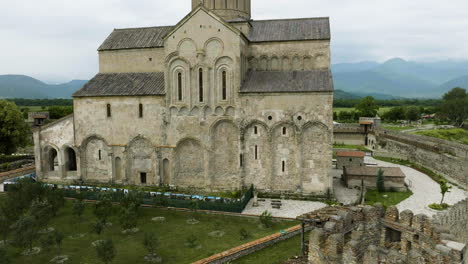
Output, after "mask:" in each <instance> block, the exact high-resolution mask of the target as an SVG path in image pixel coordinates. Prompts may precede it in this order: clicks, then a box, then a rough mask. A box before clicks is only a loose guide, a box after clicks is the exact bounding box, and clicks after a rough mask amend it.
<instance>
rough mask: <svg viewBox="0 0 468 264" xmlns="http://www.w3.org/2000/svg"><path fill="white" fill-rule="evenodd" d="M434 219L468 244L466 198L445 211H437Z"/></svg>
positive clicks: (467, 201) (467, 205)
mask: <svg viewBox="0 0 468 264" xmlns="http://www.w3.org/2000/svg"><path fill="white" fill-rule="evenodd" d="M434 219H435V221H436V222H437V223H439V224H440V225H442V226H444V227H445V228H446V229H447V230H448V231H450V234H452V235H453V236H454V237H456V238H457V239H458V240H459V241H461V242H463V243H467V244H468V199H465V200H463V201H460V202H459V203H457V204H455V205H453V206H452V207H450V209H448V210H447V211H445V212H441V213H438V214H437V215H436V216H435V217H434Z"/></svg>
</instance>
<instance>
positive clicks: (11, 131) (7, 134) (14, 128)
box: [0, 100, 29, 154]
mask: <svg viewBox="0 0 468 264" xmlns="http://www.w3.org/2000/svg"><path fill="white" fill-rule="evenodd" d="M28 132H29V126H28V125H27V124H26V122H25V121H24V119H23V115H22V114H21V111H20V110H19V109H18V107H17V106H16V105H15V104H14V103H12V102H9V101H7V100H0V142H1V144H0V153H4V154H11V153H14V152H15V151H16V149H17V148H19V147H24V146H26V144H28V141H29V140H28Z"/></svg>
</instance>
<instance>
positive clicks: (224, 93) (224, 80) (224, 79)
mask: <svg viewBox="0 0 468 264" xmlns="http://www.w3.org/2000/svg"><path fill="white" fill-rule="evenodd" d="M221 75H222V77H221V86H222V87H221V89H222V96H223V97H222V98H223V100H226V99H227V76H226V71H223V72H222V73H221Z"/></svg>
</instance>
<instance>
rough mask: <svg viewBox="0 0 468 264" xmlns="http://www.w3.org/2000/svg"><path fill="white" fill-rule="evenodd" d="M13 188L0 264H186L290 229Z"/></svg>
mask: <svg viewBox="0 0 468 264" xmlns="http://www.w3.org/2000/svg"><path fill="white" fill-rule="evenodd" d="M18 186H21V187H20V188H17V190H12V191H9V192H8V193H7V194H3V195H0V234H2V236H1V237H0V241H1V242H0V259H2V260H3V262H2V263H62V262H60V261H61V260H63V259H67V260H66V261H65V262H63V263H90V264H91V263H129V262H134V263H192V262H194V261H197V260H200V259H203V258H206V257H208V256H211V255H213V254H216V253H219V252H222V251H225V250H227V249H230V248H232V247H235V246H239V245H242V244H244V243H247V242H250V241H253V240H256V239H259V238H262V237H265V236H268V235H270V234H273V233H275V232H279V231H280V230H284V229H287V228H289V227H291V226H294V225H297V222H296V221H279V220H274V219H271V218H249V217H238V216H228V215H214V214H206V213H203V212H199V211H198V210H197V208H196V206H194V207H192V209H191V210H189V211H176V210H167V209H163V208H145V207H140V206H139V205H140V201H139V198H138V197H137V196H133V195H128V196H127V198H125V199H123V200H122V201H121V202H120V203H119V204H116V203H111V202H110V200H109V199H107V198H106V196H105V195H103V196H102V197H101V198H100V199H99V201H98V202H97V203H85V202H84V201H82V200H64V199H63V195H62V193H61V192H62V190H59V189H50V188H47V187H44V186H42V185H39V184H35V183H26V182H20V183H19V184H18ZM295 239H296V238H295ZM5 241H8V242H5ZM291 241H294V240H293V239H291V240H288V241H285V242H282V243H293V242H291ZM278 245H280V244H278ZM287 245H289V244H287ZM289 247H291V248H292V247H294V248H295V249H296V245H291V246H287V248H289ZM297 249H300V246H298V247H297ZM296 251H297V250H296ZM283 253H284V252H283ZM294 253H295V252H293V253H292V255H294ZM280 255H282V256H278V258H280V257H283V256H284V254H280ZM289 257H290V256H286V259H287V258H289ZM257 259H258V258H257ZM111 261H112V262H111ZM240 263H255V262H240ZM256 263H258V262H256Z"/></svg>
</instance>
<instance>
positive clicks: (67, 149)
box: [62, 145, 78, 172]
mask: <svg viewBox="0 0 468 264" xmlns="http://www.w3.org/2000/svg"><path fill="white" fill-rule="evenodd" d="M62 152H63V157H64V165H65V170H66V171H68V172H70V171H78V158H77V157H78V149H77V148H75V147H72V146H70V145H64V146H63V147H62Z"/></svg>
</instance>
